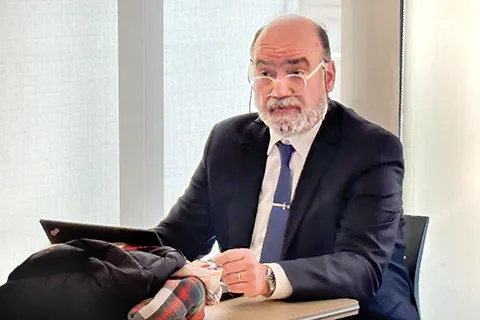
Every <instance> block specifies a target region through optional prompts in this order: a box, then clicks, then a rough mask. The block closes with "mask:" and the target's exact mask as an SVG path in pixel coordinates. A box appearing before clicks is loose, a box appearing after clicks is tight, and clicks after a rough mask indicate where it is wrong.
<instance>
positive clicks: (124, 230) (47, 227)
mask: <svg viewBox="0 0 480 320" xmlns="http://www.w3.org/2000/svg"><path fill="white" fill-rule="evenodd" d="M40 224H41V225H42V227H43V230H44V231H45V233H46V234H47V237H48V239H49V240H50V243H51V244H58V243H65V242H68V241H71V240H75V239H80V238H85V239H94V240H103V241H107V242H111V243H125V244H131V245H141V246H162V245H163V243H162V241H161V239H160V238H159V237H158V236H157V234H156V233H155V232H154V231H152V230H147V229H137V228H129V227H117V226H105V225H95V224H87V223H78V222H70V221H60V220H49V219H40Z"/></svg>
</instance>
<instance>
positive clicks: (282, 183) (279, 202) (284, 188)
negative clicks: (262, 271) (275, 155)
mask: <svg viewBox="0 0 480 320" xmlns="http://www.w3.org/2000/svg"><path fill="white" fill-rule="evenodd" d="M277 147H278V150H279V151H280V159H281V167H280V175H279V177H278V182H277V189H276V190H275V195H274V197H273V206H272V211H271V212H270V218H269V220H268V225H267V233H266V234H265V240H264V241H263V248H262V256H261V258H260V262H262V263H268V262H277V261H280V258H281V255H282V247H283V238H284V237H285V228H286V227H287V221H288V213H289V212H290V202H291V197H292V179H291V174H290V167H289V163H290V158H291V156H292V153H293V151H295V149H294V148H293V146H292V145H290V144H283V143H281V142H278V143H277Z"/></svg>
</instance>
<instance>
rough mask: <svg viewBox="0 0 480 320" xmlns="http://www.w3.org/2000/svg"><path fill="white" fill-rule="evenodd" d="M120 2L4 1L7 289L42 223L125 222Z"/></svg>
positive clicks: (1, 275)
mask: <svg viewBox="0 0 480 320" xmlns="http://www.w3.org/2000/svg"><path fill="white" fill-rule="evenodd" d="M118 169H119V166H118V50H117V2H116V1H115V0H108V1H106V0H92V1H88V2H86V3H84V2H82V1H53V0H36V1H8V0H0V256H1V257H2V258H1V261H2V262H1V263H0V284H2V283H3V282H4V281H5V280H6V278H7V275H8V273H9V272H10V271H11V270H12V269H13V268H14V267H15V266H17V265H18V264H19V263H20V262H22V261H23V260H24V259H25V258H27V256H29V255H30V254H32V253H33V252H35V251H37V250H39V249H42V248H45V247H46V246H47V245H48V241H47V238H46V236H45V234H44V233H43V232H42V230H41V227H40V224H39V223H38V220H39V219H40V218H42V217H50V218H60V219H69V220H76V221H79V220H81V221H88V222H96V223H107V224H117V223H118V220H119V219H118V207H119V206H118V202H119V201H118Z"/></svg>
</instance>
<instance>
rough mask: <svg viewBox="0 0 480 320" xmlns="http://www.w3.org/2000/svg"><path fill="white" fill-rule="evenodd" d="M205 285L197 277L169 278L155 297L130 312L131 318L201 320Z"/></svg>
mask: <svg viewBox="0 0 480 320" xmlns="http://www.w3.org/2000/svg"><path fill="white" fill-rule="evenodd" d="M205 300H206V297H205V286H204V284H203V282H202V281H201V280H200V279H198V278H196V277H187V278H183V279H170V280H167V282H166V283H165V285H164V286H163V287H162V289H160V291H159V292H158V293H157V294H156V295H155V297H153V298H149V299H145V300H143V301H142V302H140V303H138V304H137V305H136V306H134V307H133V308H132V309H131V310H130V312H129V313H128V319H129V320H177V319H178V320H180V319H187V320H200V319H203V318H204V317H205V313H204V309H205Z"/></svg>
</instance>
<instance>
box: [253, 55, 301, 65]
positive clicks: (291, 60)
mask: <svg viewBox="0 0 480 320" xmlns="http://www.w3.org/2000/svg"><path fill="white" fill-rule="evenodd" d="M253 64H254V65H256V66H263V65H264V66H274V65H298V64H305V65H307V66H309V65H310V60H309V59H308V57H306V56H302V55H294V56H291V57H280V58H277V59H271V57H262V56H258V57H256V58H254V59H253Z"/></svg>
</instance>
